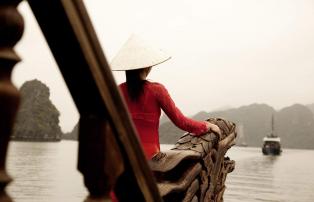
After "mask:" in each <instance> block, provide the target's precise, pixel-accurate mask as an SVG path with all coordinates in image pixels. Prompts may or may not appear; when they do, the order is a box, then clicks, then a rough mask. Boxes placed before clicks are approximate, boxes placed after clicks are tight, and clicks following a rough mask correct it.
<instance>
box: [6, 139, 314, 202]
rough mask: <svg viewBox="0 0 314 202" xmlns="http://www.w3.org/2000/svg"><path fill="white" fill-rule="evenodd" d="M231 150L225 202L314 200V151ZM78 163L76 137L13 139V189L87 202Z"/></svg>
mask: <svg viewBox="0 0 314 202" xmlns="http://www.w3.org/2000/svg"><path fill="white" fill-rule="evenodd" d="M162 148H163V149H165V148H169V146H167V145H162ZM227 155H228V156H229V157H230V158H231V159H233V160H236V169H235V170H234V171H233V172H232V173H230V174H229V175H228V177H227V182H226V186H227V189H226V191H225V196H224V199H225V201H226V202H239V201H241V202H257V201H272V202H275V201H276V202H313V201H314V191H313V190H314V162H313V161H312V158H313V156H314V151H311V150H287V149H284V151H283V153H282V155H281V156H278V157H271V156H263V155H262V152H261V149H260V148H240V147H234V148H232V149H231V150H230V151H229V152H228V154H227ZM76 162H77V142H72V141H62V142H61V143H30V142H11V143H10V148H9V157H8V170H9V173H10V174H11V175H12V176H13V177H14V181H13V183H11V184H10V186H9V187H8V192H9V193H10V195H11V196H12V197H13V198H14V200H15V201H16V202H60V201H66V202H77V201H83V199H84V198H85V196H86V195H87V191H86V189H85V188H84V186H83V179H82V176H81V174H80V173H79V172H78V171H77V170H76Z"/></svg>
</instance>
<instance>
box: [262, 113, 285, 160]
mask: <svg viewBox="0 0 314 202" xmlns="http://www.w3.org/2000/svg"><path fill="white" fill-rule="evenodd" d="M262 152H263V154H264V155H280V154H281V152H282V150H281V144H280V137H278V136H277V135H276V134H275V130H274V115H273V116H272V120H271V133H270V134H269V135H267V136H266V137H264V138H263V147H262Z"/></svg>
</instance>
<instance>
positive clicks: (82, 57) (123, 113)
mask: <svg viewBox="0 0 314 202" xmlns="http://www.w3.org/2000/svg"><path fill="white" fill-rule="evenodd" d="M28 2H29V4H30V6H31V8H32V10H33V12H34V14H35V17H36V19H37V21H38V23H39V25H40V27H41V29H42V31H43V33H44V35H45V37H46V40H47V42H48V45H49V46H50V49H51V51H52V53H53V55H54V57H55V59H56V61H57V63H58V65H59V68H60V70H61V73H62V75H63V77H64V79H65V81H66V83H67V86H68V88H69V90H70V92H71V94H72V97H73V99H74V102H75V103H76V106H77V108H78V110H79V112H80V115H81V119H84V120H86V119H89V118H90V119H89V120H87V123H88V122H89V123H90V120H97V121H96V122H98V123H99V125H98V126H97V127H98V128H102V127H101V126H103V125H106V124H107V122H108V123H109V125H110V127H111V129H112V132H113V134H114V135H115V136H114V137H115V138H116V142H117V145H118V146H119V148H120V153H121V155H122V158H123V162H124V165H125V168H130V169H126V171H127V172H125V173H127V175H130V176H133V178H131V179H134V180H133V181H131V182H129V186H132V187H138V188H139V193H142V195H143V196H142V198H141V199H140V198H139V200H136V199H134V200H136V201H141V200H142V201H144V200H145V201H161V198H160V196H159V192H158V189H157V186H156V183H155V181H154V178H153V175H152V173H151V171H150V169H149V167H148V165H147V162H146V159H145V156H144V154H143V151H142V149H141V146H140V144H139V141H138V139H137V136H136V133H135V130H134V127H133V125H132V122H131V119H130V117H129V114H128V112H127V109H126V107H125V105H124V103H123V100H122V99H121V96H120V93H119V91H118V89H117V86H116V83H115V81H114V78H113V76H112V73H111V70H110V68H109V66H108V63H107V61H106V58H105V56H104V54H103V51H102V48H101V46H100V44H99V41H98V39H97V36H96V34H95V31H94V29H93V26H92V23H91V21H90V19H89V17H88V14H87V12H86V9H85V6H84V4H83V2H82V1H81V0H44V1H43V0H28ZM108 29H109V28H108ZM86 125H88V124H84V127H85V126H86ZM89 128H90V126H87V129H86V128H85V129H83V131H85V132H83V133H81V134H80V139H81V140H83V139H86V138H87V139H88V135H89V134H88V129H89ZM97 133H101V134H98V136H97ZM99 135H107V134H105V133H104V132H103V130H101V129H99V130H96V131H94V136H95V137H96V138H95V139H94V141H92V143H91V144H90V145H86V144H85V143H84V142H83V141H80V148H82V147H86V148H92V144H97V142H95V141H97V140H99V141H100V140H101V137H100V136H99ZM98 144H101V143H99V142H98ZM96 151H97V150H94V151H86V150H85V149H84V148H83V149H81V150H80V152H81V153H80V156H81V155H82V156H86V155H87V156H88V155H89V156H90V158H93V155H97V154H96V153H94V154H93V152H96ZM105 151H106V152H110V150H108V148H107V149H106V148H105ZM82 152H83V153H82ZM80 156H79V159H80ZM100 158H103V157H100ZM112 160H113V161H114V159H112ZM87 163H88V161H85V160H83V159H82V158H81V161H80V160H79V168H86V169H85V171H84V172H89V171H88V170H89V169H88V168H92V167H91V165H86V164H87ZM101 163H103V162H101ZM97 165H98V164H97ZM97 165H95V166H97ZM81 170H82V169H81ZM83 170H84V169H83ZM83 174H84V173H83ZM85 176H87V174H86V173H85V174H84V177H85ZM85 180H86V179H85ZM85 184H86V183H85ZM125 194H128V193H125ZM118 197H119V196H118Z"/></svg>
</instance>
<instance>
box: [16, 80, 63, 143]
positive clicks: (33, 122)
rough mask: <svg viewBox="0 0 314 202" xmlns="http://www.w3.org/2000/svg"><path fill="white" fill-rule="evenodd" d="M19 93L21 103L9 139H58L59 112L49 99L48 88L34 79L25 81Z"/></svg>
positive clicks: (59, 132) (59, 138)
mask: <svg viewBox="0 0 314 202" xmlns="http://www.w3.org/2000/svg"><path fill="white" fill-rule="evenodd" d="M20 93H21V103H20V107H19V111H18V115H17V118H16V121H15V126H14V129H13V134H12V136H11V140H17V141H40V142H46V141H60V140H61V137H62V131H61V128H60V126H59V116H60V113H59V111H58V110H57V108H56V107H55V106H54V105H53V103H52V102H51V100H50V99H49V96H50V90H49V88H48V87H47V86H46V85H45V84H44V83H42V82H41V81H39V80H37V79H35V80H31V81H27V82H25V83H24V84H23V85H22V87H21V88H20Z"/></svg>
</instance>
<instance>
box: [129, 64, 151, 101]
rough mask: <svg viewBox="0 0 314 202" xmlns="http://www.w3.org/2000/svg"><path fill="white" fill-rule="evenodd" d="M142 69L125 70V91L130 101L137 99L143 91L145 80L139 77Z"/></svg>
mask: <svg viewBox="0 0 314 202" xmlns="http://www.w3.org/2000/svg"><path fill="white" fill-rule="evenodd" d="M143 71H144V69H135V70H127V71H125V76H126V84H127V91H128V94H129V97H130V99H131V101H137V100H138V99H139V97H140V95H141V94H142V93H143V90H144V85H145V83H146V80H143V79H141V74H142V72H143Z"/></svg>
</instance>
